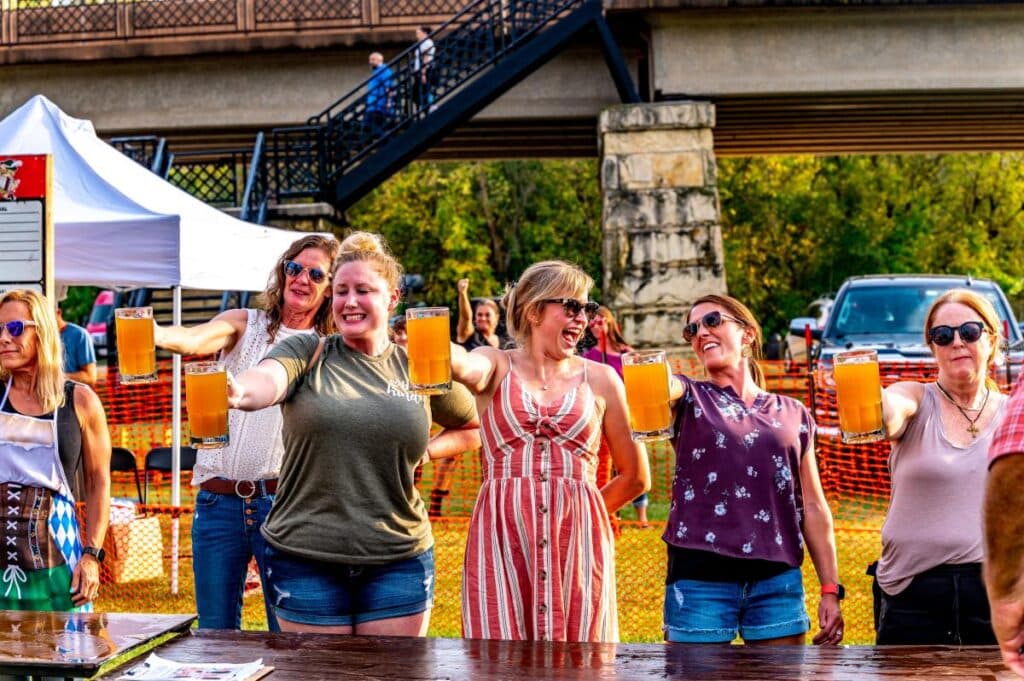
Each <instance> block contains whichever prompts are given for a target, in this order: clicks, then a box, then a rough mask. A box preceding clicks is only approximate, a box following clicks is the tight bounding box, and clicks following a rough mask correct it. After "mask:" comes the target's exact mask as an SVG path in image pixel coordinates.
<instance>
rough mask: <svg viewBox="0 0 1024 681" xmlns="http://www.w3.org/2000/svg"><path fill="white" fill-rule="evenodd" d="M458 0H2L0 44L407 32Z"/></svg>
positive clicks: (447, 13) (453, 9)
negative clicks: (377, 30)
mask: <svg viewBox="0 0 1024 681" xmlns="http://www.w3.org/2000/svg"><path fill="white" fill-rule="evenodd" d="M465 4H467V2H466V0H10V2H4V3H2V4H0V45H3V46H16V45H45V44H47V43H64V42H82V41H116V40H120V41H123V40H126V39H127V40H132V39H135V40H148V39H153V38H168V37H175V36H204V35H210V36H213V35H240V36H245V35H249V34H259V33H271V32H288V33H295V32H299V33H301V32H315V31H321V32H322V31H324V30H341V31H344V30H352V31H359V30H366V29H369V28H386V27H389V26H393V27H396V28H398V27H412V26H415V25H418V24H422V23H435V24H436V23H439V22H441V21H444V20H446V19H448V18H449V17H451V16H452V15H453V14H455V13H457V12H458V11H459V9H461V8H462V7H463V6H464V5H465Z"/></svg>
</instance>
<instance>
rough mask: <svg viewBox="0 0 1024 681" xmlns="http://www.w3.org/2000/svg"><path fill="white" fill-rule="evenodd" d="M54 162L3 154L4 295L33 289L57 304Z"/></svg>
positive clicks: (0, 244) (0, 257)
mask: <svg viewBox="0 0 1024 681" xmlns="http://www.w3.org/2000/svg"><path fill="white" fill-rule="evenodd" d="M52 167H53V166H52V162H51V158H50V156H48V155H45V154H37V155H30V156H5V155H3V154H0V293H2V292H3V291H7V290H10V289H13V288H30V289H33V290H35V291H39V292H41V293H45V294H46V295H47V296H49V297H50V298H51V300H52V297H53V294H54V272H53V247H54V243H53V222H52V213H51V211H50V199H51V196H52V191H51V187H52V184H53V182H52V175H51V174H52Z"/></svg>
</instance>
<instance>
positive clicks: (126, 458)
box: [110, 447, 142, 503]
mask: <svg viewBox="0 0 1024 681" xmlns="http://www.w3.org/2000/svg"><path fill="white" fill-rule="evenodd" d="M110 470H111V472H114V471H119V472H122V473H132V474H134V475H135V491H136V493H138V495H139V503H142V481H141V480H139V466H138V464H137V463H136V462H135V454H133V453H132V451H131V450H130V449H125V448H124V447H114V448H113V449H112V450H110Z"/></svg>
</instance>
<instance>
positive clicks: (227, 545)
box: [155, 234, 339, 631]
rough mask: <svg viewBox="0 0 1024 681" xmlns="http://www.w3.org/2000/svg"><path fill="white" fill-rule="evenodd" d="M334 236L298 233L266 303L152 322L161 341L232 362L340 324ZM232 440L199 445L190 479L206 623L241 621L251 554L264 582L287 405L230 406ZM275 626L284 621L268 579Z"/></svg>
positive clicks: (199, 598)
mask: <svg viewBox="0 0 1024 681" xmlns="http://www.w3.org/2000/svg"><path fill="white" fill-rule="evenodd" d="M338 246H339V245H338V242H337V241H336V240H335V239H333V238H332V237H324V236H320V235H318V234H311V235H309V236H304V237H302V238H300V239H297V240H296V241H295V242H294V243H292V245H291V246H289V247H288V248H287V249H286V250H285V252H284V253H282V254H281V257H280V258H278V261H277V264H276V265H275V266H274V269H273V271H272V272H271V273H270V277H269V279H268V281H267V288H266V290H265V291H264V292H263V296H262V303H263V306H264V309H251V310H250V309H247V310H226V311H224V312H222V313H220V314H219V315H217V316H216V317H214V318H213V319H211V320H210V321H208V322H206V323H204V324H199V325H198V326H194V327H192V328H184V327H180V326H173V327H161V326H156V329H155V338H156V344H157V345H158V346H159V347H161V348H164V349H165V350H170V351H172V352H177V353H179V354H182V355H209V354H213V353H215V352H216V353H220V360H221V361H222V362H223V363H224V365H225V367H226V368H227V369H228V371H230V372H232V373H241V372H243V371H245V370H246V369H248V368H250V367H253V366H256V365H257V364H258V363H259V362H260V360H262V359H263V358H264V357H265V356H266V354H267V353H268V352H269V351H270V350H271V349H272V348H274V347H276V346H277V345H278V344H280V343H281V342H283V341H284V340H285V339H287V338H291V337H293V336H298V335H303V336H306V335H308V336H310V337H311V338H313V339H315V338H317V337H318V336H324V335H326V334H328V333H330V332H332V331H333V330H334V320H333V319H332V317H331V280H330V274H329V273H330V271H331V264H332V262H333V260H334V257H335V256H336V255H337V254H338ZM228 430H229V432H230V434H231V441H230V442H229V444H228V445H227V446H226V447H222V448H220V449H200V450H197V452H196V465H195V468H194V470H193V473H192V484H193V485H197V486H198V487H199V493H198V494H197V495H196V502H195V516H194V517H193V519H192V552H193V559H192V569H193V571H194V573H195V591H196V608H197V609H198V611H199V626H200V628H203V629H240V628H241V626H242V596H243V592H244V588H245V581H246V572H247V568H248V565H249V562H250V560H252V558H255V559H256V563H257V566H258V567H259V572H260V579H261V580H262V581H263V584H264V586H265V585H266V583H267V572H266V564H265V563H264V560H263V546H264V541H263V536H262V535H261V534H260V528H261V527H262V526H263V523H264V522H265V521H266V518H267V515H268V514H269V513H270V508H271V506H272V504H273V502H274V494H275V493H276V491H277V485H278V473H279V471H280V469H281V457H282V455H283V453H284V444H283V442H282V438H281V410H280V409H279V408H278V407H270V408H268V409H264V410H262V411H258V412H253V413H245V412H239V411H231V412H229V414H228ZM263 598H264V606H265V608H266V611H267V623H268V626H269V628H270V630H271V631H279V630H280V629H279V627H278V625H277V620H276V619H275V617H274V609H273V604H272V603H271V602H270V596H269V594H268V593H267V590H266V588H264V593H263Z"/></svg>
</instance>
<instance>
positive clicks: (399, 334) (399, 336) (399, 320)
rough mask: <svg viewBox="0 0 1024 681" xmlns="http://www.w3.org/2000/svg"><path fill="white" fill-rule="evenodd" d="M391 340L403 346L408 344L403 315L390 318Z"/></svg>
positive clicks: (407, 333)
mask: <svg viewBox="0 0 1024 681" xmlns="http://www.w3.org/2000/svg"><path fill="white" fill-rule="evenodd" d="M391 341H392V342H393V343H394V344H395V345H400V346H402V347H403V348H404V347H407V346H408V345H409V332H408V330H407V329H406V326H405V315H398V316H396V317H394V318H393V319H392V320H391Z"/></svg>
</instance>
